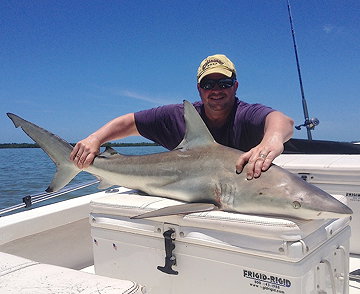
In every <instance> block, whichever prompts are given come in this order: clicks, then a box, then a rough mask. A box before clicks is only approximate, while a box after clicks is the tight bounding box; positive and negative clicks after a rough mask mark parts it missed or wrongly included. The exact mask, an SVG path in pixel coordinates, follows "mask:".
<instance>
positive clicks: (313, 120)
mask: <svg viewBox="0 0 360 294" xmlns="http://www.w3.org/2000/svg"><path fill="white" fill-rule="evenodd" d="M319 124H320V121H319V120H318V119H317V118H316V117H313V118H311V119H308V120H305V122H304V123H303V124H302V125H298V126H295V129H297V130H301V127H306V128H307V129H309V130H313V129H315V127H316V126H317V125H319Z"/></svg>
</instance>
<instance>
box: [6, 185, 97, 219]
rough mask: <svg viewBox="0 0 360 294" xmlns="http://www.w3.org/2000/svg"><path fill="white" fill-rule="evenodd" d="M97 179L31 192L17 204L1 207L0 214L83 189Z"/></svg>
mask: <svg viewBox="0 0 360 294" xmlns="http://www.w3.org/2000/svg"><path fill="white" fill-rule="evenodd" d="M99 182H100V181H99V180H93V181H89V182H85V183H82V184H75V185H71V186H69V187H65V188H63V189H61V190H59V191H57V192H51V193H47V192H42V193H36V194H32V195H28V196H25V197H23V198H22V200H23V203H20V204H17V205H13V206H10V207H8V208H3V209H0V216H1V215H2V214H5V213H8V212H11V211H14V210H17V209H20V208H29V207H31V206H32V205H33V204H35V203H39V202H42V201H45V200H48V199H51V198H54V197H57V196H61V195H64V194H67V193H70V192H73V191H76V190H79V189H83V188H86V187H89V186H91V185H95V184H97V183H99Z"/></svg>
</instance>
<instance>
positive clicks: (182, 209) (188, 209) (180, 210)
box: [131, 203, 218, 219]
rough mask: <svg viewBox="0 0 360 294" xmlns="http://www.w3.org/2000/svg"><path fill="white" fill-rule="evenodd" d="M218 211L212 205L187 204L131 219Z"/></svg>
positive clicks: (161, 209)
mask: <svg viewBox="0 0 360 294" xmlns="http://www.w3.org/2000/svg"><path fill="white" fill-rule="evenodd" d="M217 209H218V207H217V206H216V205H215V204H212V203H185V204H180V205H174V206H168V207H164V208H160V209H157V210H153V211H150V212H146V213H143V214H140V215H136V216H133V217H131V219H142V218H150V217H159V216H168V215H176V214H188V213H194V212H204V211H211V210H217Z"/></svg>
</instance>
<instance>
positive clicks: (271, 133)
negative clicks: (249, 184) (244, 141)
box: [236, 111, 294, 180]
mask: <svg viewBox="0 0 360 294" xmlns="http://www.w3.org/2000/svg"><path fill="white" fill-rule="evenodd" d="M293 125H294V121H293V120H292V119H291V118H289V117H288V116H286V115H285V114H283V113H281V112H279V111H273V112H271V113H269V114H268V115H267V116H266V118H265V126H264V137H263V139H262V140H261V142H260V144H259V145H257V146H255V147H254V148H252V149H250V150H249V151H248V152H245V153H244V154H242V155H241V156H240V158H239V159H238V161H237V162H236V172H237V173H241V172H242V170H243V168H244V165H245V164H246V163H247V167H246V177H247V179H249V180H250V179H252V178H254V177H255V178H257V177H259V176H260V175H261V172H262V171H266V170H267V169H268V168H269V167H270V165H271V163H272V161H273V160H274V159H275V158H276V157H277V156H279V155H280V154H281V153H282V152H283V151H284V143H285V142H286V141H288V140H289V139H290V138H291V137H292V135H293Z"/></svg>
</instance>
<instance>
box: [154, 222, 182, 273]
mask: <svg viewBox="0 0 360 294" xmlns="http://www.w3.org/2000/svg"><path fill="white" fill-rule="evenodd" d="M163 236H164V239H165V253H166V256H165V265H164V266H158V267H157V269H158V270H159V271H162V272H163V273H166V274H169V275H177V274H178V272H177V271H175V270H173V269H172V266H173V265H176V258H175V256H174V255H173V250H174V249H175V244H174V242H173V241H174V240H175V230H173V229H169V230H167V231H165V232H164V234H163Z"/></svg>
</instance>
